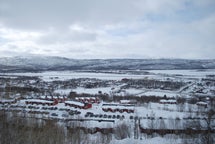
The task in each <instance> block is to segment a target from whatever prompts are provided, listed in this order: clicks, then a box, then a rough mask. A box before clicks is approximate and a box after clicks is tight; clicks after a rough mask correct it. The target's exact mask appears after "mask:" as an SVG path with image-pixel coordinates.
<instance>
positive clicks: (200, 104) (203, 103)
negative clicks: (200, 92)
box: [196, 101, 208, 108]
mask: <svg viewBox="0 0 215 144" xmlns="http://www.w3.org/2000/svg"><path fill="white" fill-rule="evenodd" d="M196 105H197V106H200V107H204V108H207V107H208V104H207V103H206V102H203V101H200V102H197V103H196Z"/></svg>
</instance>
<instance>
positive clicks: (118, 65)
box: [0, 55, 215, 72]
mask: <svg viewBox="0 0 215 144" xmlns="http://www.w3.org/2000/svg"><path fill="white" fill-rule="evenodd" d="M153 69H160V70H164V69H215V60H186V59H68V58H64V57H48V56H46V57H45V56H35V55H33V56H22V57H20V56H19V57H18V56H17V57H5V58H0V72H27V71H48V70H153Z"/></svg>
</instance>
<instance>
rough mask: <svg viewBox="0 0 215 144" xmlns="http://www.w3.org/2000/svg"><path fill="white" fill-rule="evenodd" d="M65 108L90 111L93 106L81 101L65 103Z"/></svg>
mask: <svg viewBox="0 0 215 144" xmlns="http://www.w3.org/2000/svg"><path fill="white" fill-rule="evenodd" d="M64 103H65V106H70V107H74V108H79V109H89V108H92V104H90V103H82V102H79V101H65V102H64Z"/></svg>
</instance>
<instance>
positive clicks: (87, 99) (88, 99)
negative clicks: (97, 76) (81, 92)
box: [75, 97, 100, 104]
mask: <svg viewBox="0 0 215 144" xmlns="http://www.w3.org/2000/svg"><path fill="white" fill-rule="evenodd" d="M75 100H77V101H79V102H82V103H91V104H93V103H97V104H99V103H100V100H99V98H97V97H76V98H75Z"/></svg>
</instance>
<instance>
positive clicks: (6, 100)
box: [0, 99, 14, 103]
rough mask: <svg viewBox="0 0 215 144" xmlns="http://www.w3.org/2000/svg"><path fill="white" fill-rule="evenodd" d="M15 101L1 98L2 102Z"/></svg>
mask: <svg viewBox="0 0 215 144" xmlns="http://www.w3.org/2000/svg"><path fill="white" fill-rule="evenodd" d="M13 101H14V99H1V100H0V102H3V103H5V102H13Z"/></svg>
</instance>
